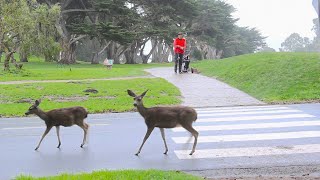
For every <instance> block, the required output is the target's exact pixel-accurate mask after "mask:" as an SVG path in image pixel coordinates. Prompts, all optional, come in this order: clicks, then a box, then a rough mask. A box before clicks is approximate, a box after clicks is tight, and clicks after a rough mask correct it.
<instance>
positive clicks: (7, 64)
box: [4, 52, 14, 71]
mask: <svg viewBox="0 0 320 180" xmlns="http://www.w3.org/2000/svg"><path fill="white" fill-rule="evenodd" d="M13 53H14V52H9V53H7V55H6V59H5V60H4V70H5V71H9V70H10V66H9V62H10V58H11V56H12V55H13Z"/></svg>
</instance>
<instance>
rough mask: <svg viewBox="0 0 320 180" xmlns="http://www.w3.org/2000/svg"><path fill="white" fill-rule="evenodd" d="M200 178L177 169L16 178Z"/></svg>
mask: <svg viewBox="0 0 320 180" xmlns="http://www.w3.org/2000/svg"><path fill="white" fill-rule="evenodd" d="M58 179H59V180H80V179H81V180H92V179H95V180H163V179H166V180H171V179H174V180H200V179H203V178H200V177H196V176H192V175H188V174H186V173H183V172H179V171H160V170H121V171H96V172H92V173H81V174H61V175H58V176H50V177H40V178H35V177H31V176H19V177H17V178H16V180H58Z"/></svg>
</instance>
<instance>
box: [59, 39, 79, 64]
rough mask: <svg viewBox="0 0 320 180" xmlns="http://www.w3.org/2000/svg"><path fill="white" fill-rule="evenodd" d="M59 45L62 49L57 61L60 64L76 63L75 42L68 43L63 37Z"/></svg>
mask: <svg viewBox="0 0 320 180" xmlns="http://www.w3.org/2000/svg"><path fill="white" fill-rule="evenodd" d="M61 47H62V51H61V52H60V60H59V62H60V63H62V64H74V63H76V43H71V44H69V40H67V39H65V38H63V39H62V42H61Z"/></svg>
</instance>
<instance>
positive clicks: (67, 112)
mask: <svg viewBox="0 0 320 180" xmlns="http://www.w3.org/2000/svg"><path fill="white" fill-rule="evenodd" d="M47 115H48V117H49V121H48V122H47V121H46V123H47V124H50V125H52V126H72V125H74V124H78V122H82V121H83V120H84V119H85V118H86V117H87V116H88V112H87V110H86V109H85V108H83V107H80V106H76V107H70V108H61V109H54V110H51V111H48V112H47Z"/></svg>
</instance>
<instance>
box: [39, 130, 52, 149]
mask: <svg viewBox="0 0 320 180" xmlns="http://www.w3.org/2000/svg"><path fill="white" fill-rule="evenodd" d="M51 128H52V126H47V129H46V130H45V131H44V133H43V135H42V137H41V140H40V142H39V144H38V146H37V147H36V149H35V150H38V149H39V147H40V144H41V142H42V140H43V138H44V137H45V136H46V135H47V134H48V132H49V131H50V130H51Z"/></svg>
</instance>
